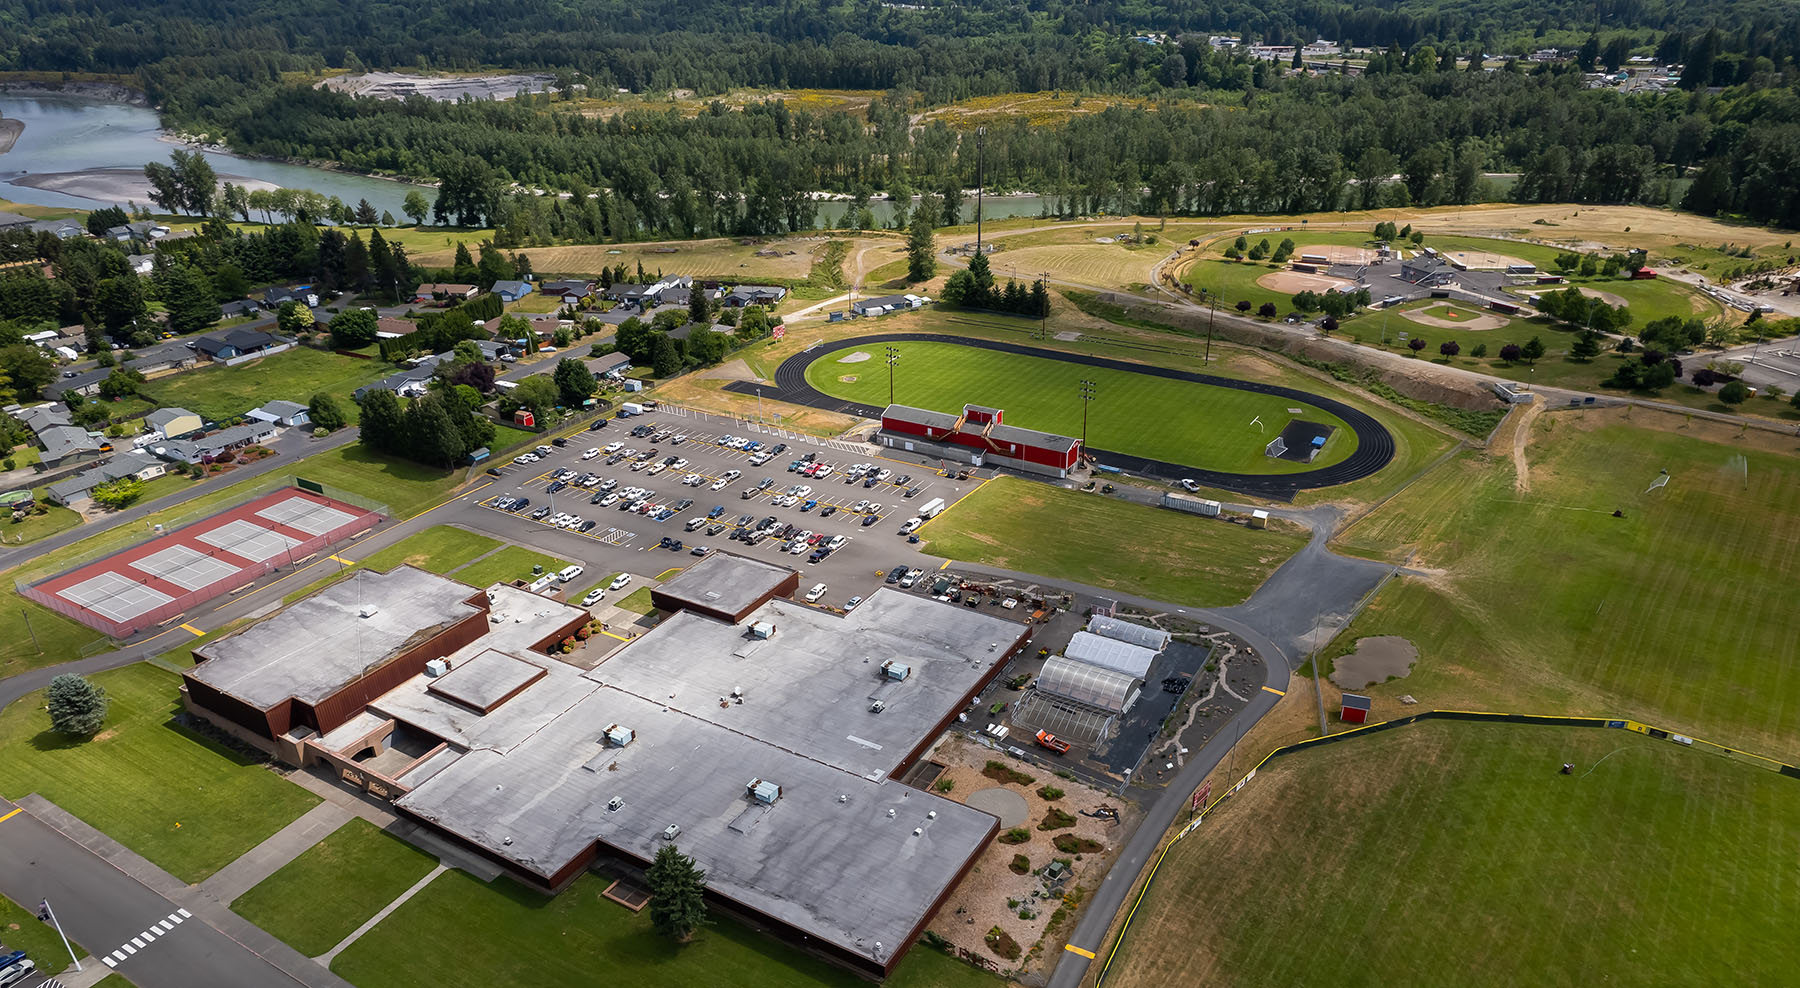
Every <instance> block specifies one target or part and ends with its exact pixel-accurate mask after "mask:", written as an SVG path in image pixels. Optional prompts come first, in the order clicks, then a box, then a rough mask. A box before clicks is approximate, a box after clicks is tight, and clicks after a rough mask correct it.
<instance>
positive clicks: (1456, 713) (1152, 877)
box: [1094, 687, 1800, 988]
mask: <svg viewBox="0 0 1800 988" xmlns="http://www.w3.org/2000/svg"><path fill="white" fill-rule="evenodd" d="M1264 688H1265V689H1267V687H1264ZM1438 720H1442V721H1461V722H1465V723H1486V724H1519V725H1524V726H1530V727H1572V728H1582V729H1588V730H1593V729H1600V730H1622V731H1629V732H1631V733H1634V734H1641V735H1645V736H1647V737H1652V738H1657V739H1659V740H1666V741H1669V742H1670V743H1672V744H1678V745H1681V746H1683V747H1689V748H1694V749H1696V750H1697V751H1700V752H1703V753H1710V754H1718V755H1724V756H1726V757H1728V758H1731V760H1733V761H1738V762H1742V763H1744V764H1748V765H1752V766H1755V767H1759V768H1763V769H1766V770H1768V771H1771V772H1774V773H1776V774H1777V775H1782V776H1785V777H1787V778H1791V779H1797V780H1800V767H1796V766H1793V765H1789V764H1788V763H1786V762H1783V761H1781V760H1779V759H1775V758H1770V757H1768V756H1765V755H1758V754H1756V753H1754V752H1749V751H1744V750H1742V749H1739V748H1734V747H1731V746H1730V745H1724V744H1719V743H1717V742H1714V741H1707V740H1704V739H1701V738H1694V737H1688V736H1685V735H1682V734H1678V733H1676V732H1674V731H1669V730H1665V729H1663V728H1659V727H1655V726H1653V725H1650V724H1645V723H1642V722H1640V721H1636V720H1631V719H1629V718H1622V717H1620V718H1609V717H1569V716H1563V715H1560V714H1511V713H1496V712H1490V711H1480V710H1426V711H1423V712H1421V713H1417V714H1412V715H1410V716H1407V717H1398V718H1395V719H1394V720H1385V721H1378V722H1376V723H1373V724H1363V725H1361V726H1359V727H1354V728H1351V729H1349V730H1347V731H1339V732H1337V733H1335V734H1326V735H1322V736H1320V737H1316V738H1307V739H1305V740H1303V741H1296V742H1294V743H1293V744H1288V745H1282V746H1281V747H1279V748H1276V749H1274V750H1272V751H1270V752H1269V753H1268V754H1266V755H1264V756H1263V757H1262V759H1261V760H1259V761H1258V762H1257V763H1256V764H1255V765H1252V766H1251V767H1250V770H1249V771H1247V772H1245V773H1244V775H1243V776H1242V777H1241V778H1239V779H1238V781H1237V782H1236V783H1235V784H1233V785H1232V786H1231V787H1230V788H1228V789H1226V790H1224V791H1223V792H1221V793H1219V794H1218V795H1216V796H1214V797H1213V798H1212V800H1211V801H1210V802H1208V803H1207V804H1206V805H1205V806H1204V807H1202V808H1201V810H1200V812H1199V813H1197V814H1195V815H1194V818H1193V819H1192V820H1189V821H1188V822H1187V823H1186V824H1185V825H1183V826H1182V828H1181V829H1180V830H1178V831H1176V832H1175V836H1173V837H1171V838H1170V839H1169V841H1168V843H1166V844H1164V845H1163V848H1162V850H1161V851H1160V852H1158V854H1157V856H1156V860H1155V861H1154V862H1152V863H1151V865H1150V871H1149V874H1148V875H1147V876H1146V877H1145V879H1144V884H1143V887H1142V888H1140V889H1139V890H1138V894H1137V896H1136V897H1135V898H1133V899H1132V903H1131V909H1130V911H1129V912H1127V913H1126V916H1125V922H1124V925H1123V926H1121V927H1120V928H1119V935H1118V936H1117V937H1116V938H1114V940H1113V942H1112V944H1111V945H1110V947H1108V948H1107V951H1106V962H1105V964H1103V965H1102V966H1101V968H1100V974H1099V977H1098V978H1097V979H1096V980H1095V983H1094V984H1095V988H1100V986H1102V985H1104V984H1106V976H1107V974H1108V973H1109V972H1110V971H1111V970H1112V965H1113V960H1114V958H1115V957H1117V956H1118V953H1119V948H1120V947H1122V946H1124V944H1125V941H1126V939H1127V938H1128V937H1129V936H1130V934H1131V926H1132V921H1133V920H1134V919H1136V917H1137V912H1138V908H1139V907H1140V906H1142V905H1143V903H1144V899H1145V897H1147V896H1148V895H1149V894H1150V889H1151V887H1152V886H1153V885H1155V884H1156V876H1157V873H1158V872H1159V871H1160V870H1161V869H1162V865H1163V861H1164V860H1165V859H1166V858H1167V857H1168V856H1169V852H1170V851H1171V850H1173V849H1174V847H1175V845H1176V844H1178V843H1180V842H1181V840H1182V838H1184V837H1187V836H1188V835H1189V834H1191V833H1193V832H1194V831H1195V830H1198V829H1199V828H1200V826H1201V824H1203V823H1205V822H1206V817H1207V814H1209V813H1211V812H1212V811H1213V810H1214V809H1215V808H1217V807H1218V806H1219V804H1221V803H1223V802H1225V801H1226V800H1227V799H1230V798H1231V797H1232V796H1235V795H1237V794H1238V793H1239V792H1241V791H1243V789H1244V787H1245V786H1247V785H1249V784H1250V782H1251V780H1253V779H1255V778H1256V775H1257V773H1258V772H1260V771H1261V770H1262V769H1263V768H1264V767H1266V766H1267V765H1268V764H1269V763H1270V762H1272V761H1274V760H1276V759H1278V758H1281V757H1283V756H1285V755H1292V754H1297V753H1299V752H1302V751H1310V750H1312V749H1315V748H1319V747H1323V746H1326V745H1330V744H1334V743H1337V742H1341V741H1352V740H1359V739H1362V738H1369V737H1374V736H1376V735H1379V734H1382V733H1385V732H1387V731H1391V730H1395V729H1398V728H1401V727H1410V726H1412V725H1414V724H1418V723H1421V722H1424V721H1438Z"/></svg>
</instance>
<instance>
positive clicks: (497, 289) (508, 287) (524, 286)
mask: <svg viewBox="0 0 1800 988" xmlns="http://www.w3.org/2000/svg"><path fill="white" fill-rule="evenodd" d="M489 291H492V292H494V293H496V294H500V293H505V294H507V295H522V294H524V293H526V292H529V291H531V282H529V281H496V282H494V287H493V288H491V289H489Z"/></svg>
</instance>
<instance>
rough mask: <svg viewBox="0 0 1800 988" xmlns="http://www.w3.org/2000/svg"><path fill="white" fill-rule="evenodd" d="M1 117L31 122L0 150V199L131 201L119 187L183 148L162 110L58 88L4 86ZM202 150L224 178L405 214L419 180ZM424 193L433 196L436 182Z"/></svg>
mask: <svg viewBox="0 0 1800 988" xmlns="http://www.w3.org/2000/svg"><path fill="white" fill-rule="evenodd" d="M0 116H4V117H10V118H13V119H16V120H21V121H23V122H24V124H25V130H24V132H23V133H21V134H20V135H19V139H18V141H17V142H15V143H14V144H13V147H12V150H10V151H8V152H6V153H5V154H0V198H4V199H11V200H12V201H14V202H24V203H31V204H33V205H38V206H68V207H71V208H75V209H93V208H95V207H96V205H98V204H109V203H115V202H116V203H117V204H118V205H121V206H122V205H125V202H124V201H123V200H124V199H125V198H129V196H120V195H119V192H118V190H120V189H123V188H126V187H128V186H130V185H140V186H141V185H142V184H143V179H142V176H143V169H144V164H145V163H146V162H149V161H167V160H168V158H169V152H171V151H174V150H175V149H176V147H177V145H174V144H171V143H169V142H168V141H164V140H162V139H161V137H162V134H163V130H162V125H161V123H160V121H158V120H157V116H156V111H155V110H152V109H149V108H148V107H142V106H130V105H127V104H123V103H112V102H106V101H103V100H96V99H89V98H84V97H79V96H64V95H60V94H55V95H30V96H25V95H15V94H11V93H0ZM203 153H204V154H205V155H206V158H207V160H208V161H209V162H211V163H212V166H213V170H214V171H216V172H218V173H219V176H220V178H221V180H224V179H225V177H226V176H231V180H232V181H239V182H240V184H242V180H244V179H249V180H252V181H253V182H260V183H267V184H268V185H273V186H282V187H284V188H291V189H312V190H313V191H315V192H318V193H321V194H323V195H328V196H337V197H338V198H340V199H342V200H344V201H345V202H347V203H350V204H351V205H355V204H356V202H357V200H359V199H367V200H369V203H370V205H372V206H374V207H375V209H376V210H377V211H380V210H387V211H388V212H390V213H393V214H394V215H395V216H403V215H404V214H403V213H402V212H401V209H400V205H401V203H402V202H403V201H404V200H405V199H406V193H407V192H408V191H409V190H410V189H413V188H415V187H416V186H413V185H410V184H407V183H403V182H390V181H386V180H384V179H379V178H369V177H367V176H364V175H356V174H352V173H349V172H339V171H331V170H328V169H324V168H309V167H307V166H305V165H289V164H282V163H280V162H274V161H259V160H256V159H253V158H238V157H233V156H231V155H228V154H214V153H212V152H210V151H209V152H203ZM27 176H31V177H32V178H31V179H30V180H32V181H47V182H48V183H49V184H51V185H53V186H57V187H61V188H63V189H64V190H65V191H60V192H59V191H55V190H54V189H53V188H35V187H33V186H31V185H23V184H20V179H24V178H26V177H27ZM48 176H56V177H55V178H49V177H48ZM252 187H255V186H252ZM73 192H80V193H82V194H79V195H76V194H71V193H73ZM424 192H425V197H426V200H427V201H430V199H431V198H432V197H433V196H434V195H435V191H434V190H432V189H424ZM138 204H139V205H143V206H148V205H150V203H149V201H148V198H147V197H144V196H139V197H138Z"/></svg>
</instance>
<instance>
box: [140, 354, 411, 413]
mask: <svg viewBox="0 0 1800 988" xmlns="http://www.w3.org/2000/svg"><path fill="white" fill-rule="evenodd" d="M386 368H387V365H385V364H383V363H382V362H381V361H379V360H358V359H356V358H355V357H346V356H343V355H342V354H336V353H331V352H328V351H325V350H314V349H311V348H309V347H299V348H297V349H293V350H287V351H284V352H282V353H278V354H275V355H274V356H272V357H264V358H263V359H261V360H252V361H250V362H249V363H247V364H239V365H238V366H236V367H223V366H221V367H202V368H199V369H197V370H192V371H188V372H187V373H184V374H173V375H170V376H169V377H164V378H158V379H156V380H154V381H149V382H146V383H145V384H144V386H143V389H142V390H143V392H144V394H145V395H146V396H148V397H150V398H152V399H153V400H154V401H155V403H156V404H157V405H159V406H162V407H180V408H186V409H188V410H189V411H193V412H198V413H200V416H201V417H202V418H207V419H212V420H213V421H224V420H225V419H229V418H232V417H233V416H237V415H242V414H244V413H245V412H247V411H249V410H250V409H252V408H255V407H257V406H259V405H261V404H263V403H264V402H266V401H271V400H273V399H276V398H286V399H288V400H290V401H297V402H299V403H301V404H302V405H304V404H306V403H307V402H308V401H310V400H311V399H312V396H313V395H315V394H318V393H319V392H325V393H327V394H331V395H335V396H337V398H338V399H339V404H341V405H342V406H343V407H344V411H345V413H346V414H348V415H349V416H350V419H351V421H352V422H354V421H355V420H356V413H357V407H356V403H355V402H354V401H351V400H350V395H351V393H352V392H354V391H355V390H356V389H357V388H359V387H361V386H362V385H364V384H367V383H369V382H370V381H373V380H376V379H377V378H379V377H381V376H382V375H383V374H384V373H386Z"/></svg>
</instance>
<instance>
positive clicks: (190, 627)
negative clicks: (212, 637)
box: [181, 624, 206, 635]
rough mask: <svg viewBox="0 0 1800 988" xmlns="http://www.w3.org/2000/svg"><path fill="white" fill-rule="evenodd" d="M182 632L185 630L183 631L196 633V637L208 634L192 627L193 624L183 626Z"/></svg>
mask: <svg viewBox="0 0 1800 988" xmlns="http://www.w3.org/2000/svg"><path fill="white" fill-rule="evenodd" d="M181 630H183V631H190V632H193V633H194V634H196V635H204V634H206V632H204V631H201V630H200V629H199V628H196V627H194V626H193V625H191V624H184V625H181Z"/></svg>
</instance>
